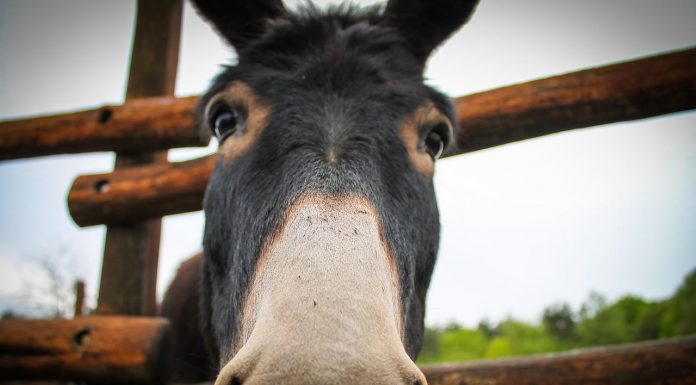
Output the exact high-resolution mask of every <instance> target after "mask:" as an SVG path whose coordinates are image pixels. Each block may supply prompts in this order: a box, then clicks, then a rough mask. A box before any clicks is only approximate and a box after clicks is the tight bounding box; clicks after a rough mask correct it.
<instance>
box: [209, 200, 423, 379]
mask: <svg viewBox="0 0 696 385" xmlns="http://www.w3.org/2000/svg"><path fill="white" fill-rule="evenodd" d="M400 302H401V301H400V285H399V281H398V273H397V270H396V263H395V260H394V256H393V254H392V253H391V252H390V251H389V248H388V247H387V246H386V243H385V239H384V236H383V233H382V230H381V226H380V222H379V217H378V215H377V212H376V210H375V208H374V207H373V206H372V204H371V203H370V202H369V201H367V199H364V198H360V197H354V196H342V197H329V196H326V195H323V194H319V193H316V194H305V195H303V196H302V197H300V198H299V199H298V200H297V201H296V202H295V203H294V204H293V205H292V207H291V208H290V209H289V211H288V213H287V214H286V217H285V220H284V222H283V224H282V225H281V226H280V227H279V229H278V230H277V231H276V233H275V235H274V236H273V237H272V238H271V239H270V240H269V241H268V242H267V243H266V246H265V247H264V250H263V252H262V255H261V256H260V258H259V261H258V263H257V270H256V274H255V277H254V280H253V282H252V284H251V286H250V289H249V295H248V297H247V301H246V304H245V307H244V310H243V314H242V324H241V327H240V334H239V336H240V338H239V340H238V341H237V343H236V346H235V347H234V348H233V351H235V352H237V353H236V356H235V357H234V359H233V360H232V361H231V362H230V363H229V364H227V365H225V369H224V370H223V372H222V373H221V375H220V376H222V377H225V376H237V377H239V378H255V379H257V380H260V379H262V378H263V379H264V381H266V382H268V381H270V383H281V382H282V383H292V384H295V383H297V384H299V383H304V384H319V383H322V384H326V383H335V382H333V381H336V380H337V379H342V381H343V382H340V383H363V382H360V381H364V380H366V377H365V376H366V375H367V373H372V374H374V373H381V374H379V375H384V376H386V377H385V379H386V378H392V379H397V378H407V377H408V378H410V377H409V376H418V373H420V372H418V370H417V368H415V364H413V362H412V361H411V360H410V359H409V357H408V355H407V354H406V352H405V349H404V345H403V338H404V337H403V315H402V311H401V303H400ZM223 364H224V363H223ZM298 371H301V373H298ZM404 373H406V374H404ZM414 373H415V374H414ZM293 376H295V377H293ZM297 376H299V377H297ZM404 376H405V377H404ZM290 377H293V378H296V379H297V382H295V380H293V381H292V382H288V381H290V380H283V381H281V382H278V381H280V379H281V378H290ZM419 378H420V377H419ZM373 379H374V378H373ZM346 381H347V382H346ZM355 381H358V382H355ZM218 382H221V379H220V378H218ZM223 382H224V381H223ZM262 382H263V381H262ZM367 382H370V380H367ZM250 383H255V382H253V381H250ZM263 383H265V382H263ZM336 383H338V382H336ZM384 383H399V382H394V381H391V380H390V381H387V382H384ZM410 383H413V381H412V382H410Z"/></svg>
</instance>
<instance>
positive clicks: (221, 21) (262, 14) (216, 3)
mask: <svg viewBox="0 0 696 385" xmlns="http://www.w3.org/2000/svg"><path fill="white" fill-rule="evenodd" d="M193 3H194V4H195V6H196V8H198V10H199V11H200V13H201V14H202V15H203V17H204V18H206V19H208V21H210V22H211V23H212V24H213V26H215V28H216V29H217V30H218V32H220V34H221V35H222V36H223V37H224V38H225V39H227V41H228V42H230V44H232V46H234V48H235V49H237V51H239V50H241V49H243V48H244V47H245V46H246V45H247V44H248V43H249V42H251V41H253V40H254V39H256V38H258V37H259V36H261V35H262V34H263V33H264V31H265V28H266V25H267V22H268V20H270V19H274V18H277V17H280V16H282V15H284V14H285V7H284V6H283V1H282V0H193Z"/></svg>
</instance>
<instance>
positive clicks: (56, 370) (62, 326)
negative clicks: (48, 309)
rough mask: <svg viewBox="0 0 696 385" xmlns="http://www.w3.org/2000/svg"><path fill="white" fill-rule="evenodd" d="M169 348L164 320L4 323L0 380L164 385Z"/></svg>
mask: <svg viewBox="0 0 696 385" xmlns="http://www.w3.org/2000/svg"><path fill="white" fill-rule="evenodd" d="M168 343H169V323H168V321H167V320H165V319H163V318H144V317H82V318H76V319H73V320H29V321H25V320H6V321H0V380H1V381H8V380H11V381H14V380H61V381H80V382H88V383H95V384H96V383H100V384H101V383H122V384H161V383H164V381H165V380H166V375H167V372H168V367H167V360H166V359H165V358H166V354H167V351H168Z"/></svg>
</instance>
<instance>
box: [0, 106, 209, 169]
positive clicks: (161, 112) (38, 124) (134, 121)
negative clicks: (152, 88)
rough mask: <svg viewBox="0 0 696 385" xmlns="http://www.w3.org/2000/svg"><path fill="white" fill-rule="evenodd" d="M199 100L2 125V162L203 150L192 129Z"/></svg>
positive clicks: (202, 140)
mask: <svg viewBox="0 0 696 385" xmlns="http://www.w3.org/2000/svg"><path fill="white" fill-rule="evenodd" d="M197 101H198V98H197V97H195V96H192V97H187V98H173V97H159V98H157V97H155V98H143V99H135V100H130V101H127V102H126V103H124V104H123V105H120V106H104V107H100V108H97V109H93V110H87V111H81V112H74V113H70V114H62V115H54V116H47V117H41V118H34V119H22V120H15V121H8V122H0V160H7V159H17V158H26V157H33V156H43V155H55V154H74V153H83V152H93V151H117V152H136V151H153V150H165V149H169V148H175V147H193V146H206V145H208V142H209V141H210V136H208V135H204V134H202V133H201V132H200V130H198V129H197V127H196V126H195V123H194V122H195V109H196V103H197Z"/></svg>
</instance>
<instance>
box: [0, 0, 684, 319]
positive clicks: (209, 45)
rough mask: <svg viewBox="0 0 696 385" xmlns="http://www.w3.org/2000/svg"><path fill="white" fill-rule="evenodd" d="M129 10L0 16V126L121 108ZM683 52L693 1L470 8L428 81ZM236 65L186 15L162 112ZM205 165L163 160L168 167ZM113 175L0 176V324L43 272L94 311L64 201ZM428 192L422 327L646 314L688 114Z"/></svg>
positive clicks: (17, 8) (525, 157)
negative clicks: (430, 254) (84, 182)
mask: <svg viewBox="0 0 696 385" xmlns="http://www.w3.org/2000/svg"><path fill="white" fill-rule="evenodd" d="M288 3H290V4H297V3H298V1H294V2H288ZM317 3H319V4H322V5H323V4H326V3H329V2H327V1H318V2H317ZM357 3H361V4H363V3H370V4H372V3H378V2H377V1H369V2H367V1H362V2H359V1H358V2H357ZM134 10H135V3H134V1H95V0H62V1H60V2H56V1H49V0H44V1H39V0H0V119H2V120H7V119H13V118H20V117H29V116H38V115H45V114H54V113H59V112H69V111H75V110H81V109H88V108H94V107H97V106H100V105H104V104H120V103H122V101H123V98H124V95H125V84H126V76H127V72H128V62H129V51H130V44H131V38H132V30H133V16H134ZM694 45H696V1H693V0H664V1H660V2H657V1H651V0H607V1H586V2H578V1H570V0H530V1H525V2H514V1H505V0H482V1H481V4H480V5H479V7H478V9H477V11H476V13H475V14H474V16H473V17H472V19H471V22H470V23H469V24H468V25H467V26H465V27H464V28H462V29H461V30H460V31H459V32H458V33H457V34H456V35H454V36H453V37H452V38H451V39H450V40H449V41H448V42H447V43H446V44H445V45H444V46H442V47H441V48H440V49H438V50H437V51H436V53H435V54H434V56H433V57H432V58H431V60H430V61H429V63H428V67H427V70H426V77H427V79H428V80H427V83H428V84H429V85H432V86H434V87H436V88H438V89H440V90H442V91H444V92H446V93H447V94H449V95H451V96H453V97H454V96H459V95H466V94H470V93H474V92H480V91H484V90H488V89H492V88H496V87H500V86H504V85H509V84H514V83H519V82H524V81H528V80H533V79H537V78H542V77H547V76H551V75H556V74H562V73H567V72H571V71H575V70H579V69H583V68H588V67H595V66H601V65H606V64H609V63H614V62H619V61H624V60H630V59H634V58H637V57H643V56H648V55H653V54H656V53H662V52H668V51H672V50H676V49H682V48H685V47H690V46H694ZM234 57H235V55H234V51H233V50H232V49H230V48H228V47H227V46H225V44H224V43H223V41H222V40H221V39H220V38H218V37H217V35H215V33H214V32H213V31H212V30H211V29H210V27H209V26H208V25H206V24H205V23H204V22H203V21H202V20H201V19H200V18H199V17H198V16H197V15H196V14H195V12H194V11H193V10H192V8H191V6H190V5H189V4H186V6H185V9H184V19H183V31H182V40H181V51H180V56H179V70H178V77H177V83H176V94H177V96H186V95H195V94H200V93H202V92H203V91H204V90H205V89H206V87H207V85H208V84H209V81H210V79H211V78H212V77H213V76H214V75H215V74H216V73H217V72H218V71H219V69H220V65H222V64H226V63H230V62H233V61H234ZM214 150H215V144H214V143H213V144H212V145H211V146H210V147H209V148H207V149H177V150H172V151H170V160H184V159H190V158H192V157H197V156H201V155H202V154H205V153H210V152H212V151H214ZM112 168H113V155H112V154H108V153H98V154H82V155H65V156H51V157H43V158H35V159H28V160H13V161H5V162H0V311H2V310H3V309H7V308H14V309H18V310H20V311H27V312H31V311H34V312H36V311H37V309H38V307H40V306H41V305H42V303H44V302H45V299H42V297H41V295H42V293H45V291H46V290H48V288H47V287H46V281H47V279H46V278H47V277H46V271H45V270H46V269H45V268H42V266H45V264H46V263H45V261H46V260H48V261H53V263H54V264H56V265H57V266H58V267H60V269H61V271H62V272H63V273H64V275H66V276H69V277H70V278H71V279H72V278H74V277H80V278H82V279H84V280H86V282H87V290H88V294H89V299H90V301H92V303H93V302H94V301H95V297H96V291H97V289H98V277H99V272H100V268H101V254H102V248H103V241H104V227H103V226H96V227H91V228H85V229H82V228H79V227H77V226H76V225H75V224H74V223H73V222H72V220H71V219H70V216H69V213H68V211H67V205H66V196H67V191H68V190H69V187H70V184H71V183H72V181H73V179H74V178H75V177H76V176H77V175H81V174H91V173H99V172H108V171H110V170H111V169H112ZM435 185H436V190H437V195H438V203H439V206H440V211H441V223H442V234H441V247H440V254H439V257H438V258H439V260H438V262H437V265H436V268H435V273H434V276H433V281H432V285H431V288H430V291H429V294H428V305H427V311H426V320H427V323H428V324H431V325H433V324H437V325H444V324H446V323H449V322H452V321H456V322H459V323H461V324H465V325H475V324H476V323H477V322H478V321H479V320H481V319H484V318H486V319H489V320H492V321H494V322H495V321H499V320H501V319H503V318H505V317H508V316H514V317H517V318H521V319H523V320H528V321H536V320H538V318H539V316H540V314H541V312H542V311H543V308H544V307H545V306H548V305H550V304H552V303H554V302H557V301H567V302H569V303H570V304H571V305H573V306H575V307H578V306H579V305H580V304H581V303H582V301H583V300H584V299H586V298H587V297H588V295H589V293H590V292H591V291H593V290H594V291H598V292H600V293H602V294H604V295H606V296H607V297H608V298H609V299H610V300H612V299H616V298H618V297H620V296H622V295H626V294H629V293H632V294H636V295H640V296H643V297H645V298H647V299H661V298H664V297H667V296H669V295H671V294H672V293H673V292H674V290H675V289H676V288H677V287H678V286H679V284H680V283H681V281H682V280H683V278H684V277H685V276H686V274H687V273H688V272H689V271H691V270H692V269H694V268H695V267H696V200H695V199H694V197H696V115H695V114H694V113H693V112H687V113H678V114H672V115H669V116H663V117H658V118H651V119H646V120H641V121H636V122H629V123H619V124H611V125H604V126H599V127H594V128H588V129H582V130H575V131H572V132H566V133H561V134H555V135H550V136H547V137H543V138H539V139H533V140H528V141H524V142H519V143H514V144H509V145H505V146H500V147H497V148H493V149H488V150H483V151H478V152H475V153H471V154H467V155H461V156H457V157H454V158H449V159H445V160H442V161H440V162H439V163H438V165H437V170H436V176H435ZM202 231H203V214H202V213H200V212H197V213H189V214H181V215H176V216H170V217H167V218H165V220H164V224H163V236H162V244H161V255H160V279H159V282H158V288H159V294H160V295H161V294H162V292H163V290H164V288H165V287H166V285H167V283H168V282H169V281H170V280H171V278H172V276H173V274H174V271H175V269H176V267H177V266H178V264H179V263H180V262H181V261H182V260H184V259H185V258H187V257H188V256H190V255H192V254H194V253H195V252H197V251H198V250H200V247H201V246H200V245H201V239H202Z"/></svg>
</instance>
